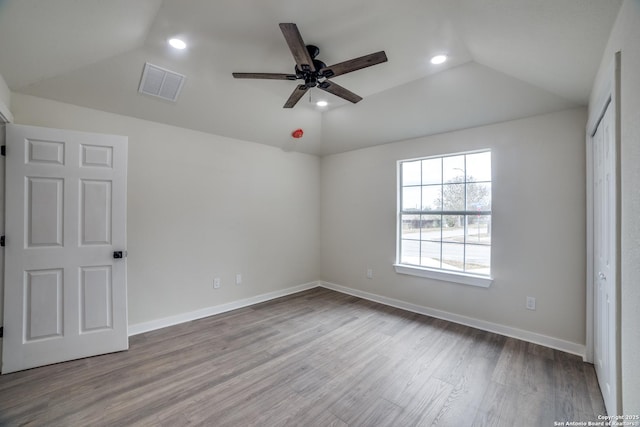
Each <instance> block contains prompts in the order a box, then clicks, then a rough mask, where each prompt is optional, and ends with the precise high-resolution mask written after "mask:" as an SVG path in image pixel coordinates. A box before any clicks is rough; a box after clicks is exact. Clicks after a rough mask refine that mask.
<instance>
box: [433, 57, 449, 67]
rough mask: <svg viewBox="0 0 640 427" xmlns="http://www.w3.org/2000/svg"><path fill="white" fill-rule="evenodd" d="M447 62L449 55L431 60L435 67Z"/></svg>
mask: <svg viewBox="0 0 640 427" xmlns="http://www.w3.org/2000/svg"><path fill="white" fill-rule="evenodd" d="M446 60H447V55H436V56H434V57H433V58H431V63H432V64H434V65H438V64H442V63H443V62H445V61H446Z"/></svg>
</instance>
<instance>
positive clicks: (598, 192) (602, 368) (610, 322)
mask: <svg viewBox="0 0 640 427" xmlns="http://www.w3.org/2000/svg"><path fill="white" fill-rule="evenodd" d="M611 110H612V107H611V105H609V106H608V107H607V110H606V111H605V114H604V116H603V117H602V120H601V121H600V123H599V124H598V128H597V129H596V133H595V134H594V136H593V151H594V152H593V163H594V169H593V179H594V182H593V205H594V212H593V227H594V233H593V252H594V254H593V255H594V283H595V295H594V310H595V316H594V361H595V368H596V374H597V376H598V382H599V383H600V390H601V391H602V395H603V398H604V402H605V406H606V408H607V412H608V413H609V414H612V415H615V414H617V413H618V408H617V406H616V401H617V399H616V393H617V384H616V378H617V376H616V369H617V366H616V364H617V335H616V334H617V331H616V324H617V319H616V315H617V314H616V312H617V310H616V301H617V295H616V292H617V290H616V280H617V278H616V247H617V246H616V245H617V243H616V238H617V230H616V227H617V222H616V218H617V212H616V204H617V200H616V188H617V187H616V186H617V183H616V181H617V180H616V153H615V135H614V128H613V126H614V124H613V115H612V112H611Z"/></svg>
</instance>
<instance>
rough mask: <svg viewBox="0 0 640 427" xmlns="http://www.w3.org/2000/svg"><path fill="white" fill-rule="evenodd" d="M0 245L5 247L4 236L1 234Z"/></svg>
mask: <svg viewBox="0 0 640 427" xmlns="http://www.w3.org/2000/svg"><path fill="white" fill-rule="evenodd" d="M0 246H2V247H3V248H4V236H0Z"/></svg>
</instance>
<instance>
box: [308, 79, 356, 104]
mask: <svg viewBox="0 0 640 427" xmlns="http://www.w3.org/2000/svg"><path fill="white" fill-rule="evenodd" d="M318 88H319V89H322V90H324V91H326V92H329V93H332V94H334V95H335V96H339V97H340V98H342V99H346V100H347V101H349V102H353V103H354V104H355V103H356V102H360V101H362V97H361V96H358V95H356V94H355V93H353V92H351V91H350V90H348V89H345V88H343V87H342V86H340V85H339V84H337V83H334V82H330V81H329V80H325V81H323V82H322V83H320V84H318Z"/></svg>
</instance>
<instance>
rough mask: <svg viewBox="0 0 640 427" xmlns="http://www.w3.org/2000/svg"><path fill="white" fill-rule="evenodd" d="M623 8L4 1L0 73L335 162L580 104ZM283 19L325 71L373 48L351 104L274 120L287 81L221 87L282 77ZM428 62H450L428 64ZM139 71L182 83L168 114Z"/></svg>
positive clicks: (41, 90)
mask: <svg viewBox="0 0 640 427" xmlns="http://www.w3.org/2000/svg"><path fill="white" fill-rule="evenodd" d="M620 3H621V0H395V1H393V2H391V1H388V0H349V1H346V0H323V1H321V2H318V1H311V0H269V1H264V0H217V1H211V0H189V1H185V0H164V1H161V0H136V1H130V0H110V1H102V0H82V1H78V0H46V1H45V0H0V75H2V76H3V77H4V79H5V80H6V82H7V84H8V85H9V87H10V88H11V90H13V91H16V92H20V93H25V94H31V95H35V96H40V97H45V98H51V99H55V100H59V101H63V102H68V103H72V104H77V105H81V106H86V107H90V108H95V109H99V110H104V111H109V112H114V113H119V114H125V115H129V116H133V117H138V118H141V119H146V120H153V121H158V122H163V123H168V124H172V125H176V126H181V127H186V128H191V129H195V130H199V131H203V132H209V133H213V134H218V135H224V136H228V137H233V138H238V139H243V140H248V141H255V142H259V143H264V144H269V145H273V146H277V147H281V148H283V149H286V150H295V151H301V152H307V153H313V154H331V153H337V152H343V151H348V150H352V149H356V148H361V147H366V146H371V145H376V144H382V143H385V142H390V141H395V140H400V139H407V138H412V137H416V136H421V135H428V134H433V133H439V132H445V131H450V130H454V129H461V128H467V127H471V126H478V125H483V124H488V123H495V122H500V121H504V120H510V119H515V118H520V117H526V116H529V115H532V114H542V113H546V112H552V111H558V110H562V109H566V108H571V107H575V106H578V105H585V104H586V102H587V100H588V97H589V92H590V90H591V86H592V83H593V80H594V78H595V73H596V71H597V68H598V66H599V63H600V59H601V56H602V52H603V50H604V47H605V44H606V42H607V39H608V36H609V33H610V30H611V27H612V25H613V22H614V20H615V17H616V15H617V12H618V9H619V7H620ZM280 22H295V23H297V24H298V28H299V29H300V32H301V34H302V36H303V38H304V41H305V42H306V43H308V44H315V45H317V46H319V47H320V49H321V52H320V55H319V58H320V59H321V60H323V61H324V62H325V63H327V64H334V63H337V62H341V61H344V60H347V59H351V58H354V57H358V56H362V55H365V54H368V53H372V52H376V51H378V50H384V51H385V52H386V53H387V56H388V58H389V62H387V63H384V64H380V65H377V66H374V67H371V68H366V69H363V70H359V71H356V72H353V73H350V74H347V75H343V76H339V77H336V78H335V81H336V83H339V84H340V85H342V86H345V87H347V88H348V89H350V90H352V91H353V92H355V93H357V94H359V95H361V96H363V97H364V100H363V101H361V102H360V103H358V104H355V105H354V104H349V103H347V102H344V101H342V100H340V99H339V98H337V97H334V96H333V95H330V94H327V93H325V92H322V91H319V90H317V89H313V90H311V91H310V96H311V99H312V100H313V101H314V102H315V100H317V99H319V98H321V97H322V98H325V99H326V100H327V101H329V103H330V105H329V107H327V108H324V109H319V108H318V107H315V106H314V105H313V104H311V103H310V102H309V96H305V98H303V99H302V100H301V101H300V102H299V104H298V105H297V106H296V107H295V108H294V109H283V108H282V105H283V104H284V102H285V101H286V99H287V98H288V96H289V94H290V93H291V92H292V90H293V88H294V87H295V85H296V84H297V83H294V82H290V81H275V80H274V81H272V80H236V79H233V78H232V76H231V73H232V72H233V71H238V72H278V73H291V72H292V71H293V66H294V61H293V58H292V56H291V53H290V52H289V50H288V47H287V44H286V42H285V40H284V38H283V36H282V33H281V32H280V29H279V27H278V23H280ZM173 36H180V37H182V38H183V39H184V40H185V41H186V42H187V43H188V45H189V47H188V48H187V49H186V50H185V51H175V50H173V49H171V48H170V47H168V46H167V44H166V40H167V39H168V38H169V37H173ZM437 53H446V54H448V55H449V57H450V60H449V61H448V62H447V63H446V64H444V65H440V66H434V65H431V64H430V63H429V58H430V57H431V56H432V55H434V54H437ZM145 62H151V63H152V64H155V65H159V66H161V67H164V68H168V69H170V70H172V71H176V72H178V73H181V74H185V75H186V76H187V80H186V83H185V85H184V88H183V92H182V94H181V96H180V98H179V99H178V102H177V103H175V104H174V103H169V102H166V101H162V100H159V99H156V98H153V97H149V96H145V95H141V94H139V93H138V91H137V89H138V84H139V81H140V76H141V73H142V68H143V66H144V63H145ZM297 128H302V129H304V131H305V135H304V137H303V138H302V139H300V140H294V139H293V138H291V132H292V131H293V130H294V129H297Z"/></svg>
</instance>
